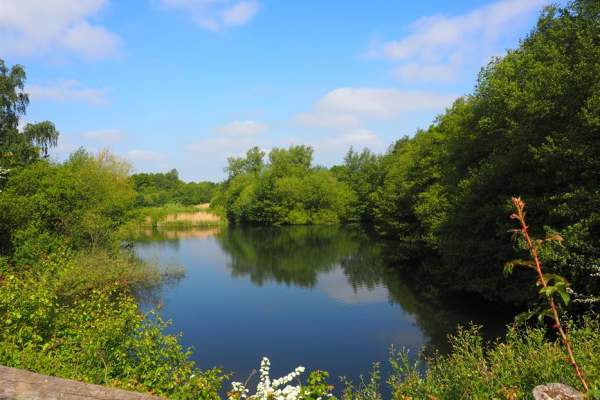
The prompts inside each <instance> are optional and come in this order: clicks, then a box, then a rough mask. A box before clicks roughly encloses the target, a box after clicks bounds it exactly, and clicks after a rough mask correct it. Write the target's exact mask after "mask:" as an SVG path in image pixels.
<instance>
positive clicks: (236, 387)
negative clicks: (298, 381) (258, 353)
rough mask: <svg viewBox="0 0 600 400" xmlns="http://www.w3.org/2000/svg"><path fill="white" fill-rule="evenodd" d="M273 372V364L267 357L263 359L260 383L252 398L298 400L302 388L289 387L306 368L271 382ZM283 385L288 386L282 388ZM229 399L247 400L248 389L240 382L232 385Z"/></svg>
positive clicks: (259, 399) (298, 369)
mask: <svg viewBox="0 0 600 400" xmlns="http://www.w3.org/2000/svg"><path fill="white" fill-rule="evenodd" d="M270 370H271V362H270V361H269V359H268V358H267V357H263V359H262V360H261V362H260V370H259V374H260V377H259V382H258V384H257V385H256V394H254V395H252V396H250V399H252V400H269V399H273V398H275V399H276V400H298V398H299V396H300V391H301V386H300V385H298V386H293V385H287V384H288V383H289V382H291V381H292V380H294V378H297V377H299V376H300V374H302V373H303V372H304V370H305V369H304V367H302V366H299V367H297V368H296V369H294V371H292V372H290V373H289V374H287V375H285V376H282V377H281V378H277V379H274V380H273V381H272V382H271V378H270V377H269V372H270ZM283 385H287V386H285V387H283V388H280V387H281V386H283ZM229 393H230V394H229V399H238V398H240V399H245V398H246V397H247V394H248V389H246V387H244V385H243V384H241V383H240V382H232V383H231V392H229Z"/></svg>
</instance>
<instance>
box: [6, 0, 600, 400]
mask: <svg viewBox="0 0 600 400" xmlns="http://www.w3.org/2000/svg"><path fill="white" fill-rule="evenodd" d="M24 81H25V72H24V70H23V68H22V67H20V66H13V67H12V68H10V69H9V68H8V67H6V66H5V64H4V62H3V61H1V60H0V191H1V193H0V274H1V275H0V328H1V329H0V364H4V365H8V366H14V367H21V368H27V369H30V370H33V371H38V372H43V373H47V374H53V375H58V376H62V377H67V378H74V379H79V380H83V381H87V382H94V383H101V384H107V385H112V386H117V387H122V388H129V389H135V390H140V391H146V392H152V393H156V394H160V395H165V396H171V397H175V398H214V399H216V398H218V391H219V388H220V386H221V383H222V381H223V380H224V378H225V376H224V375H223V374H222V373H221V372H220V371H219V370H217V369H213V370H209V371H200V370H198V369H197V368H195V367H194V364H193V363H192V362H191V361H190V360H189V354H190V353H189V350H186V349H183V348H182V347H181V345H180V344H179V342H178V337H177V336H173V335H167V334H165V333H164V329H165V327H166V324H165V323H164V322H163V321H162V320H161V319H160V317H159V316H158V315H156V314H154V313H152V312H151V313H149V314H144V313H142V312H141V311H140V308H139V306H138V304H137V302H136V300H135V297H134V294H135V293H136V291H139V290H143V289H144V288H147V287H150V286H152V285H157V284H160V282H161V281H162V280H163V279H164V278H165V277H164V276H163V274H162V273H160V272H159V271H158V270H157V269H155V268H152V267H151V266H148V265H146V264H142V263H139V262H137V261H136V260H135V259H134V258H132V257H131V255H130V254H127V253H126V252H125V251H124V250H122V249H121V248H120V243H119V235H117V232H118V231H119V230H120V229H122V227H123V226H124V225H125V224H127V223H128V222H130V221H131V220H132V218H135V217H136V216H137V218H141V220H142V221H146V219H148V218H149V225H150V226H157V225H159V223H160V221H163V220H165V219H166V218H167V215H171V214H173V213H176V214H177V213H185V212H190V211H192V210H197V209H196V208H190V207H186V206H189V205H193V204H200V203H206V202H208V200H209V199H211V198H212V199H213V200H212V206H213V207H214V208H215V209H216V210H218V212H220V213H222V214H223V215H224V216H225V217H226V218H227V220H229V221H231V222H234V223H252V224H267V225H284V224H290V225H307V224H322V225H328V224H330V225H333V224H340V223H353V222H362V223H365V224H369V225H371V226H372V227H373V228H374V229H375V230H376V232H377V233H378V234H380V235H382V236H383V237H385V238H388V239H390V243H391V244H392V246H393V248H394V249H395V252H396V260H398V259H401V258H404V259H406V258H409V257H413V258H415V259H416V258H421V259H422V258H423V257H424V256H425V255H428V259H429V260H431V259H433V261H432V262H427V263H410V267H411V269H412V271H411V272H412V273H413V274H414V275H415V276H416V277H417V279H419V278H420V279H427V280H428V282H430V283H435V284H436V286H438V287H442V288H444V289H445V290H450V291H454V292H459V291H463V292H473V293H477V294H480V295H482V296H483V297H485V298H487V299H491V300H494V301H498V302H509V303H516V304H520V305H532V304H533V302H534V299H535V290H532V289H531V277H530V275H528V274H527V273H526V271H517V272H516V273H515V274H513V275H512V276H511V277H510V279H505V278H503V277H502V275H501V273H500V271H501V265H502V264H503V263H504V262H506V261H507V260H510V259H512V258H514V257H513V254H514V250H515V249H514V247H515V246H514V244H511V243H510V241H509V240H508V234H507V231H508V230H509V229H510V228H511V225H510V222H509V221H507V218H506V216H507V215H508V214H509V210H510V206H511V205H510V198H511V197H512V196H517V195H518V196H522V197H524V198H526V199H528V202H529V210H530V215H529V217H528V218H529V221H530V222H531V224H532V226H533V227H534V228H532V234H534V235H536V236H540V237H545V236H550V237H558V236H557V235H560V237H561V238H562V239H564V240H563V241H562V243H563V245H562V246H561V245H558V244H556V243H554V244H553V243H550V244H549V245H548V246H544V247H540V248H539V254H535V257H534V258H535V260H536V263H538V260H537V257H538V256H539V259H540V260H542V262H543V263H544V267H545V269H547V270H548V271H549V272H550V273H552V274H556V275H551V276H552V277H554V278H553V279H554V281H553V284H552V285H546V282H545V281H544V274H542V272H541V268H538V272H539V273H540V274H542V277H541V284H542V286H543V290H544V293H545V294H546V295H547V297H549V298H552V296H553V295H554V294H555V292H556V293H558V294H561V295H562V296H563V298H564V296H565V295H568V296H569V297H572V298H573V301H572V302H571V307H572V308H571V310H570V311H574V312H581V311H586V310H590V309H591V310H593V308H594V307H595V306H597V304H598V303H599V300H598V299H599V297H600V279H599V277H600V211H599V210H600V185H599V184H598V182H600V157H598V155H599V154H600V140H599V139H600V3H599V2H597V1H589V0H577V1H574V2H573V3H571V4H570V5H569V6H567V7H565V8H559V7H548V8H546V9H545V11H544V12H543V14H542V16H541V17H540V19H539V21H538V23H537V25H536V27H535V29H534V30H533V31H532V32H531V34H530V35H529V36H528V37H527V38H525V39H524V40H523V42H522V43H521V45H520V47H519V48H518V49H515V50H512V51H509V52H508V54H507V55H506V56H505V57H503V58H497V59H494V60H493V61H492V62H491V63H490V64H489V65H487V66H486V67H485V68H484V69H483V70H482V71H481V73H480V75H479V79H478V83H477V86H476V88H475V90H474V92H473V93H472V94H470V95H467V96H465V97H463V98H459V99H457V100H456V101H455V102H454V104H453V105H452V107H450V108H449V109H448V110H447V111H446V112H445V113H444V114H443V115H440V116H439V117H438V118H437V119H436V121H435V123H433V124H432V125H431V126H430V127H429V128H428V129H426V130H420V131H418V132H417V133H416V134H415V135H414V136H413V137H411V138H408V137H405V138H402V139H400V140H398V141H397V142H396V143H395V144H394V145H393V146H391V148H390V150H389V151H388V152H387V153H386V154H384V155H375V154H372V153H370V152H369V151H366V150H365V151H363V152H361V153H356V152H354V151H353V150H352V149H351V150H350V151H349V152H348V154H347V156H346V158H345V160H344V164H343V165H339V166H335V167H333V168H331V169H327V168H323V167H318V166H313V165H312V149H311V148H309V147H306V146H291V147H289V148H288V149H278V148H275V149H273V150H271V152H270V153H269V155H268V161H267V162H265V161H264V157H265V154H264V153H263V152H262V151H260V150H259V149H258V148H253V149H250V150H249V151H248V152H247V154H246V157H245V158H230V159H229V165H228V167H227V173H228V178H227V180H226V181H225V182H224V183H223V184H222V185H220V186H218V187H217V186H216V185H215V184H212V183H209V182H200V183H183V182H182V181H181V180H179V177H178V174H177V171H175V170H173V171H171V172H168V173H164V174H161V173H159V174H136V175H130V169H129V166H128V165H127V164H126V163H123V162H122V161H120V160H119V159H118V158H116V157H115V156H113V155H111V154H110V153H108V152H101V153H100V154H98V155H92V154H89V153H87V152H86V151H85V150H83V149H82V150H78V151H76V152H74V153H73V154H72V155H71V156H70V157H69V159H68V160H66V161H65V162H61V163H58V162H52V161H50V160H48V150H49V148H50V147H52V146H55V145H56V143H57V139H58V132H57V131H56V129H55V127H54V125H53V124H52V123H51V122H48V121H44V122H40V123H36V124H27V125H25V127H23V128H22V129H19V119H20V118H21V117H22V116H23V115H24V113H25V111H26V107H27V105H28V97H27V95H26V94H24V93H23V88H24ZM171 204H177V205H175V206H174V205H171ZM157 207H160V208H157ZM182 207H183V208H182ZM136 208H137V210H136ZM138 221H139V219H138ZM522 221H523V222H522V223H523V225H524V224H525V223H524V217H523V219H522ZM303 235H304V234H297V236H293V235H290V236H282V237H279V238H271V239H270V240H266V241H265V242H264V243H262V244H260V245H262V246H277V245H278V240H279V241H286V240H287V241H290V240H296V241H307V242H310V240H311V238H310V236H307V235H304V236H303ZM220 239H221V244H222V245H223V246H224V247H228V248H232V249H234V251H237V252H240V253H242V254H244V255H245V258H244V259H243V260H244V262H243V263H239V264H237V265H234V266H233V267H234V269H235V271H236V272H237V273H240V274H250V275H251V276H252V279H254V280H256V281H262V280H263V279H264V276H265V275H266V276H268V277H271V276H273V277H275V279H278V280H281V281H285V282H290V281H291V280H292V278H290V275H291V274H289V273H288V271H286V270H285V269H273V270H272V271H269V272H268V273H266V274H265V273H264V271H257V270H256V267H257V265H259V264H263V260H261V258H260V256H261V255H262V254H261V253H260V252H252V248H250V249H248V248H243V247H242V246H241V244H240V242H239V241H238V240H237V239H236V237H235V235H234V234H232V235H230V236H222V237H221V238H220ZM260 245H259V244H257V245H256V246H260ZM339 245H340V246H348V243H341V244H339ZM318 246H319V245H318V244H315V245H314V249H315V254H310V253H309V256H314V257H315V259H319V257H321V258H322V265H319V268H320V269H322V270H326V269H327V268H328V267H329V265H331V261H330V255H329V254H327V253H326V252H323V253H322V254H321V252H320V251H319V247H318ZM517 248H518V251H519V252H520V253H521V254H525V253H526V252H527V251H531V248H532V246H531V245H530V244H527V245H523V243H522V242H519V243H517ZM432 254H433V255H435V256H434V257H432V256H431V255H432ZM293 256H294V254H292V255H290V258H293ZM304 256H306V255H304ZM267 261H268V260H267ZM344 262H345V267H346V268H349V269H350V268H351V267H352V260H344ZM538 264H539V263H538ZM286 266H287V267H294V265H293V264H289V265H286ZM415 266H416V267H415ZM312 272H314V271H306V273H305V274H304V275H303V276H302V277H301V279H299V283H300V284H302V285H303V286H311V284H313V282H314V279H315V278H314V276H313V275H312V274H311V273H312ZM354 272H357V271H354ZM355 276H356V279H357V280H360V278H361V277H360V274H356V275H355ZM559 276H560V277H565V278H566V281H569V282H570V288H569V289H570V291H567V284H566V281H563V280H562V278H561V279H558V278H557V277H559ZM548 277H550V275H548ZM559 286H560V288H559ZM549 288H555V289H556V290H555V292H552V293H550V292H549V290H551V289H549ZM559 289H560V290H559ZM551 306H552V307H551V309H552V311H553V312H554V314H555V315H554V316H553V317H554V319H555V323H557V324H558V323H559V321H560V320H559V318H558V317H557V316H556V305H553V303H551ZM563 322H565V321H563ZM565 326H567V327H568V329H567V331H568V332H569V338H570V346H571V347H568V348H569V351H571V349H572V351H573V353H574V354H573V355H572V356H571V357H570V359H571V360H574V359H576V360H577V362H578V363H579V366H580V367H581V369H582V370H583V371H585V373H586V377H587V380H588V382H589V384H590V388H591V391H590V393H592V394H594V393H597V392H598V390H600V333H599V332H600V326H599V325H598V321H597V320H594V319H591V318H587V317H585V318H583V319H582V321H580V322H578V323H574V322H566V323H565ZM560 333H561V338H562V340H563V342H565V335H564V334H563V332H562V331H561V332H560ZM451 344H452V350H451V352H450V353H449V354H448V355H445V356H435V357H433V358H432V359H429V360H427V362H428V366H429V368H428V371H427V372H426V373H425V375H423V374H421V370H422V368H421V367H420V366H418V365H417V366H414V365H410V364H409V363H408V361H407V360H408V358H407V357H406V356H405V355H403V354H400V355H396V356H395V357H393V358H392V366H393V367H394V371H395V372H394V374H393V375H392V376H391V377H390V378H389V380H388V383H389V386H390V389H391V391H392V394H393V398H395V399H410V398H430V399H433V398H473V399H488V398H505V399H514V398H521V397H523V396H526V395H527V394H528V393H529V391H530V390H531V388H532V387H533V386H534V385H536V384H539V383H545V382H550V381H560V382H565V383H568V384H571V385H573V386H575V387H579V388H580V389H583V388H582V387H581V383H582V382H584V381H583V380H578V379H577V375H576V374H574V373H573V371H572V370H570V369H569V368H565V355H564V349H563V348H562V347H561V344H560V342H559V341H557V340H551V339H548V335H547V332H546V331H545V330H543V329H525V328H516V327H512V328H510V329H509V332H508V336H507V337H506V339H505V340H504V341H503V342H496V343H493V344H492V345H491V346H485V345H484V344H483V340H482V339H481V337H480V336H479V335H478V333H477V331H476V330H475V329H467V330H459V333H458V334H457V335H456V336H455V337H454V338H453V339H452V341H451ZM572 362H573V361H572ZM315 379H316V378H315ZM377 382H378V374H377V373H375V374H374V375H373V377H372V379H371V381H369V382H368V383H366V384H364V385H362V386H361V387H358V388H348V389H347V390H346V391H345V392H344V395H343V397H344V398H346V399H359V400H361V399H379V398H381V394H380V393H379V388H378V384H377ZM314 384H315V387H317V386H318V388H315V390H314V391H313V392H311V393H313V394H311V395H308V394H307V395H306V397H311V396H312V397H315V396H317V397H320V396H321V395H324V394H325V393H326V392H327V391H326V390H325V386H324V385H325V384H324V383H323V381H322V379H321V378H319V379H316V380H315V382H314ZM309 392H310V390H309V391H306V392H305V393H309Z"/></svg>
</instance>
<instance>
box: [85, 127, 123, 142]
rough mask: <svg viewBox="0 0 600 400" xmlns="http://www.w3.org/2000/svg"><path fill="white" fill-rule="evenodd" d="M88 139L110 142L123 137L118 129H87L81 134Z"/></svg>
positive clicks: (117, 140)
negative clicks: (87, 130)
mask: <svg viewBox="0 0 600 400" xmlns="http://www.w3.org/2000/svg"><path fill="white" fill-rule="evenodd" d="M82 136H83V137H84V138H86V139H88V140H94V141H98V142H111V143H116V142H119V141H121V140H122V139H123V137H124V135H123V132H121V131H120V130H118V129H104V130H99V131H89V132H85V133H83V135H82Z"/></svg>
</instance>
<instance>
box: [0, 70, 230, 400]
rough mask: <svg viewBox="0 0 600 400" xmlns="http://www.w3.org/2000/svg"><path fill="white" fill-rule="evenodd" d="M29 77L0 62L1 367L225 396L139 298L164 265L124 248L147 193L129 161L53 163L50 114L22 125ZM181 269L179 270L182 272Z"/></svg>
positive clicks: (215, 373)
mask: <svg viewBox="0 0 600 400" xmlns="http://www.w3.org/2000/svg"><path fill="white" fill-rule="evenodd" d="M24 79H25V73H24V71H23V69H22V68H21V67H20V66H14V67H12V68H11V69H10V70H8V68H6V67H5V66H4V63H3V62H0V153H1V154H2V157H1V158H0V167H1V168H2V178H3V179H2V181H1V182H0V185H1V186H0V190H1V191H2V192H1V193H0V216H1V217H0V364H2V365H7V366H11V367H20V368H26V369H29V370H32V371H36V372H42V373H46V374H51V375H57V376H61V377H66V378H73V379H78V380H82V381H85V382H92V383H100V384H106V385H110V386H116V387H121V388H125V389H134V390H139V391H144V392H151V393H156V394H159V395H166V396H170V397H176V398H190V399H197V398H213V399H216V398H218V397H219V396H218V390H219V388H220V386H221V382H222V380H223V379H224V378H225V376H224V375H223V374H221V372H220V371H219V370H217V369H213V370H209V371H200V370H198V369H197V368H195V367H194V363H193V362H192V361H190V359H189V356H190V351H189V350H187V349H184V348H182V346H181V345H180V344H179V339H178V337H177V336H173V335H167V334H165V333H164V329H165V328H166V325H167V324H166V323H164V322H163V321H162V320H161V319H160V317H159V316H158V315H156V314H154V313H152V312H150V313H148V314H144V313H142V312H141V310H140V308H139V306H138V304H137V301H136V300H135V297H134V294H135V293H137V292H139V291H142V290H144V289H147V288H149V287H152V286H155V285H158V284H160V283H161V282H162V281H163V280H164V279H165V278H170V277H172V273H169V271H167V273H164V272H159V270H158V269H157V268H155V267H152V266H150V265H147V264H143V263H141V262H139V261H137V260H136V259H135V258H133V256H132V255H130V254H128V253H126V252H125V251H123V250H121V249H120V247H119V242H118V239H117V235H116V231H117V229H118V228H119V227H120V226H122V225H123V224H124V223H125V222H127V220H128V218H129V214H130V212H131V209H132V207H133V205H134V201H135V198H136V193H135V191H134V188H133V184H132V181H131V179H130V178H129V166H128V165H127V164H125V163H123V162H121V161H120V160H118V159H117V158H116V157H114V156H112V155H111V154H110V153H107V152H101V153H100V154H98V155H96V156H93V155H91V154H89V153H87V152H85V151H84V150H79V151H76V152H75V153H73V154H72V155H71V156H70V157H69V159H68V160H67V161H65V162H63V163H56V162H50V161H48V159H47V154H48V148H49V147H51V146H53V145H55V144H56V140H57V137H58V133H57V132H56V131H55V130H54V127H53V125H52V124H51V123H49V122H43V123H40V124H33V125H32V124H29V125H27V126H26V127H25V128H24V129H23V130H19V129H18V123H19V118H20V117H21V116H22V115H23V114H24V113H25V108H26V105H27V103H28V99H27V96H26V95H25V94H23V93H22V92H21V90H22V89H23V86H24ZM170 272H175V273H180V272H179V271H170Z"/></svg>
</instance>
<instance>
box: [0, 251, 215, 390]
mask: <svg viewBox="0 0 600 400" xmlns="http://www.w3.org/2000/svg"><path fill="white" fill-rule="evenodd" d="M3 269H4V271H6V272H5V273H4V274H3V280H2V283H1V284H0V315H2V320H0V364H3V365H7V366H10V367H15V368H24V369H27V370H31V371H34V372H39V373H43V374H48V375H54V376H60V377H64V378H70V379H76V380H80V381H84V382H90V383H96V384H104V385H109V386H114V387H119V388H123V389H129V390H136V391H142V392H150V393H155V394H158V395H165V396H169V397H173V398H182V399H185V398H189V399H198V398H205V399H218V398H219V397H218V390H219V388H220V386H221V382H222V381H223V379H224V378H225V376H224V375H222V374H221V373H220V371H219V370H217V369H212V370H208V371H200V370H198V369H197V368H196V367H195V366H194V363H193V362H192V361H190V359H189V356H190V350H189V349H184V348H182V346H181V345H180V344H179V338H178V336H174V335H166V334H165V333H164V330H165V328H166V327H167V325H168V324H167V323H165V322H164V321H162V320H161V318H160V317H159V316H158V315H157V314H154V313H149V314H143V313H142V312H141V311H140V309H139V306H138V305H137V302H136V300H135V299H134V297H133V296H132V295H131V289H132V286H131V285H132V284H134V283H135V285H137V286H144V285H148V284H152V283H156V279H158V278H157V276H156V274H157V272H156V271H152V270H151V271H144V270H143V269H142V266H141V265H139V264H132V265H129V264H128V263H127V260H126V259H125V258H111V257H110V256H109V255H107V254H106V253H94V254H73V253H72V252H69V251H64V250H63V251H58V252H55V253H53V254H52V255H50V256H49V257H47V258H46V259H44V260H43V261H41V262H40V263H39V265H36V267H35V268H32V269H31V270H30V271H25V272H19V273H17V272H14V271H11V269H10V267H8V266H7V265H5V266H4V267H3ZM148 279H149V280H148Z"/></svg>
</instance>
